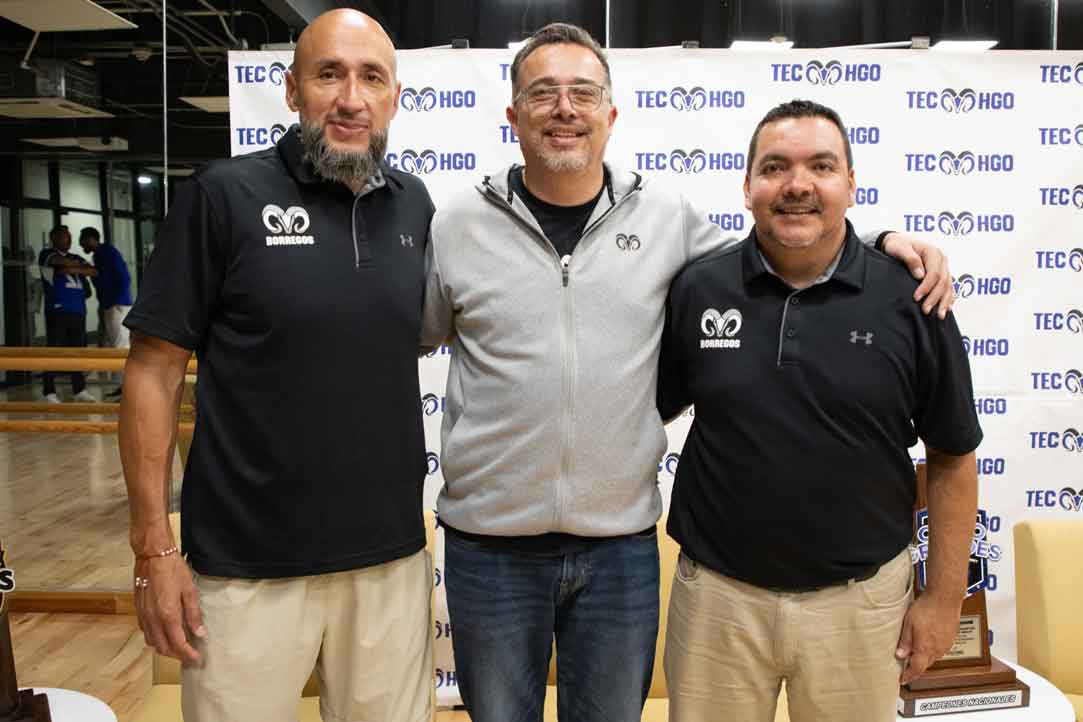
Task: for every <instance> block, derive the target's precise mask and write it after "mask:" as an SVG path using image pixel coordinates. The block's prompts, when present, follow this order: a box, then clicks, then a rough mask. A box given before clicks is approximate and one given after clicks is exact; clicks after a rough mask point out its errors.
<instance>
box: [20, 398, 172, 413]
mask: <svg viewBox="0 0 1083 722" xmlns="http://www.w3.org/2000/svg"><path fill="white" fill-rule="evenodd" d="M192 412H193V408H192V406H191V405H189V404H181V407H180V413H181V415H182V416H183V415H184V414H186V413H187V414H191V413H192ZM119 413H120V404H118V403H109V402H102V403H96V404H80V403H70V404H68V403H65V404H50V403H47V402H45V401H0V414H53V415H55V416H85V415H87V414H119Z"/></svg>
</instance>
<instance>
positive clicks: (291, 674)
mask: <svg viewBox="0 0 1083 722" xmlns="http://www.w3.org/2000/svg"><path fill="white" fill-rule="evenodd" d="M399 89H400V86H399V83H398V81H397V79H396V68H395V54H394V48H393V47H392V45H391V42H390V40H389V39H388V37H387V35H386V34H385V33H384V31H383V29H382V28H381V27H380V26H379V25H378V24H377V23H376V22H375V21H373V20H372V19H371V18H369V17H367V16H365V15H363V14H362V13H359V12H356V11H354V10H346V9H340V10H335V11H331V12H328V13H325V14H323V15H321V16H320V17H318V18H317V19H316V20H315V21H313V23H312V24H311V25H309V26H308V27H307V28H306V29H305V31H304V32H303V33H302V34H301V37H300V39H299V40H298V44H297V49H296V51H295V55H294V63H293V65H292V66H291V69H290V72H289V73H288V74H287V76H286V102H287V104H288V105H289V107H290V108H291V109H292V110H294V111H296V112H297V113H298V116H299V121H300V124H299V126H295V127H293V128H291V129H290V130H289V131H288V132H286V133H285V134H284V135H283V136H282V138H281V139H280V140H279V142H278V143H277V146H276V147H274V148H270V149H267V150H263V151H260V152H257V153H253V154H251V155H247V156H242V157H239V158H233V159H230V160H226V161H221V162H216V163H212V164H210V165H209V166H208V167H207V168H206V169H204V170H203V171H202V172H200V173H199V174H198V175H196V176H194V177H193V178H192V179H191V180H189V181H188V182H187V183H186V184H185V185H184V186H183V187H182V188H181V189H180V190H179V192H178V193H177V198H176V200H175V201H174V204H173V207H172V208H171V209H170V213H169V215H168V217H167V218H166V220H165V223H164V224H163V226H162V230H161V232H160V234H159V237H158V239H157V243H156V247H155V251H154V254H153V255H152V256H151V258H150V263H149V265H148V268H147V273H146V276H145V278H144V281H143V284H142V287H141V289H140V295H139V298H138V299H137V300H136V302H135V305H134V307H133V308H132V310H131V312H130V313H129V314H128V317H127V319H126V321H125V325H127V326H128V327H129V328H131V329H132V331H133V335H132V348H131V352H130V355H129V358H128V364H127V367H126V369H125V376H124V393H123V401H122V406H121V420H120V450H121V459H122V462H123V465H124V473H125V478H126V479H127V484H128V492H129V501H130V510H131V545H132V550H133V552H134V554H135V560H136V561H135V606H136V611H137V613H138V616H139V624H140V627H141V629H142V630H143V634H144V637H145V638H146V641H147V643H148V644H149V645H151V646H153V647H154V648H155V649H156V650H157V651H158V652H159V653H160V654H164V655H169V656H173V657H178V658H180V659H181V660H182V661H183V663H184V672H183V694H182V700H183V711H184V718H185V719H186V720H188V722H200V721H201V720H202V721H204V722H206V721H208V720H220V719H229V720H240V721H242V722H243V721H245V720H251V721H253V722H255V721H257V720H258V721H259V722H263V721H264V720H281V719H293V718H294V717H295V713H296V707H297V702H298V698H299V696H300V693H301V689H302V687H303V686H304V684H305V681H306V680H307V679H308V677H309V675H310V674H311V673H312V671H313V668H315V671H316V673H317V676H318V678H319V682H320V708H321V709H320V711H321V715H322V717H323V718H324V719H335V720H347V719H349V720H357V719H367V720H368V719H371V720H394V721H395V722H421V720H428V719H429V718H430V715H431V701H430V691H431V685H432V648H431V645H432V641H431V640H432V635H431V632H430V623H429V622H428V619H429V615H430V605H429V599H430V592H431V584H432V571H431V565H430V560H429V559H428V555H427V553H426V552H425V551H424V546H425V530H424V524H423V520H422V513H421V495H422V485H423V482H424V478H425V471H426V463H425V444H424V435H423V430H422V422H421V400H420V389H419V382H418V373H417V348H418V337H419V333H420V324H421V300H422V295H423V290H424V273H425V267H424V252H425V245H426V239H427V234H428V227H429V221H430V219H431V217H432V213H433V207H432V202H431V201H430V200H429V195H428V193H427V192H426V190H425V187H424V185H423V184H422V183H421V181H419V180H417V179H416V178H414V177H413V176H410V175H407V174H403V173H399V172H397V171H394V170H390V169H389V168H388V167H387V166H386V165H384V164H383V156H384V150H385V149H386V147H387V129H388V124H389V123H390V121H391V118H392V117H393V116H394V115H395V112H396V110H397V108H398V97H399ZM193 351H195V352H196V354H197V356H198V357H199V371H198V373H199V383H198V386H197V402H198V403H197V407H198V418H197V420H196V425H195V438H194V440H193V444H192V449H191V454H190V458H189V459H188V463H187V465H186V468H185V478H184V486H183V489H182V496H181V504H182V509H183V512H184V513H183V517H182V523H181V540H182V542H183V550H184V552H183V553H184V554H185V555H186V556H187V562H188V563H187V564H185V562H184V561H183V560H181V559H180V556H179V554H178V549H177V546H176V544H175V542H174V538H173V533H172V531H171V529H170V526H169V522H168V519H167V504H166V499H167V488H168V479H169V477H170V460H171V459H172V458H173V448H174V444H175V441H176V428H177V426H176V419H177V409H178V405H179V401H180V396H181V388H182V385H183V383H184V374H185V368H186V365H187V363H188V360H189V357H190V356H191V354H192V352H193ZM362 611H363V614H362V613H361V612H362ZM268 630H272V631H271V632H270V633H268Z"/></svg>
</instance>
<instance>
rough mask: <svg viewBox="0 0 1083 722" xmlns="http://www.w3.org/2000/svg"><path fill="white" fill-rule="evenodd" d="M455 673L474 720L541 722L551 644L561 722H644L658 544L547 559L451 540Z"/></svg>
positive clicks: (619, 545)
mask: <svg viewBox="0 0 1083 722" xmlns="http://www.w3.org/2000/svg"><path fill="white" fill-rule="evenodd" d="M444 579H445V583H446V587H447V601H448V612H449V613H450V616H451V630H452V632H451V633H452V641H453V645H454V650H455V668H456V669H455V673H456V676H457V679H458V682H459V691H460V693H461V694H462V697H463V702H464V704H465V705H466V708H467V709H468V710H469V711H470V717H471V719H472V720H473V722H541V719H542V709H543V705H544V700H545V681H546V677H547V675H548V671H549V655H550V651H551V649H552V645H553V639H554V638H555V639H556V650H557V703H558V710H557V711H558V717H559V719H560V721H561V722H603V721H604V722H639V719H640V715H641V714H642V710H643V702H644V700H646V698H647V692H648V691H649V690H650V686H651V672H652V670H653V667H654V649H655V640H656V638H657V636H658V540H657V538H656V536H655V535H654V534H650V535H646V536H629V537H621V538H618V539H610V540H606V541H602V542H599V543H597V544H596V545H594V546H592V547H590V548H589V550H588V551H585V552H579V553H574V554H564V555H559V556H542V555H531V554H520V553H514V552H507V551H498V550H494V549H491V548H488V547H486V546H485V545H483V544H480V543H478V542H476V541H473V540H468V539H464V538H462V537H460V536H456V535H455V534H454V533H451V532H449V533H448V534H447V535H446V536H445V577H444Z"/></svg>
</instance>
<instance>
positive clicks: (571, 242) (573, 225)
mask: <svg viewBox="0 0 1083 722" xmlns="http://www.w3.org/2000/svg"><path fill="white" fill-rule="evenodd" d="M605 174H606V175H605V182H604V183H602V187H601V188H599V189H598V193H597V194H596V195H595V196H594V197H593V198H592V199H590V200H589V201H587V202H586V203H583V204H582V205H578V206H555V205H553V204H552V203H546V202H545V201H543V200H542V199H541V198H538V197H537V196H536V195H534V194H533V193H531V192H530V190H529V189H528V188H527V187H526V184H525V183H523V169H522V167H521V166H519V167H516V168H513V169H512V171H511V173H509V174H508V175H509V182H510V184H511V189H512V190H513V191H515V195H517V196H519V197H520V198H522V199H523V203H525V204H526V207H527V208H529V209H530V212H531V213H532V214H534V219H535V220H536V221H538V225H539V226H541V229H542V231H544V232H545V237H546V238H548V239H549V242H550V243H552V244H553V247H554V248H556V249H557V254H559V255H560V256H561V257H562V258H563V257H564V256H570V255H571V254H572V252H573V251H575V247H576V245H578V243H579V239H580V238H582V237H583V229H584V228H586V227H587V221H589V220H590V214H591V213H593V212H594V206H596V205H598V199H599V198H601V196H602V191H603V190H604V189H605V187H606V186H607V185H608V184H609V171H608V170H606V171H605Z"/></svg>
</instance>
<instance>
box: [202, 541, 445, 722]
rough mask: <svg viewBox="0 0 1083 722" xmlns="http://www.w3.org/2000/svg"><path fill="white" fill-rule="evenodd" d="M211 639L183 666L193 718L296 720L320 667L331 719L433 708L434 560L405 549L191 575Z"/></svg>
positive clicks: (325, 711)
mask: <svg viewBox="0 0 1083 722" xmlns="http://www.w3.org/2000/svg"><path fill="white" fill-rule="evenodd" d="M195 577H196V585H197V586H198V588H199V594H200V600H199V601H200V608H201V610H202V611H203V620H204V624H205V625H206V628H207V637H206V639H205V640H204V641H202V642H198V643H197V645H196V647H197V649H199V651H200V653H201V654H202V655H203V663H202V665H201V666H200V667H185V668H184V669H183V673H182V695H181V699H182V708H183V712H184V719H185V722H292V721H293V720H296V719H297V703H298V702H299V700H300V698H301V690H302V689H303V688H304V685H305V682H306V681H307V680H308V678H309V675H310V674H311V673H312V671H313V669H315V671H316V674H317V677H318V679H319V683H320V714H321V716H322V717H323V719H324V722H347V721H348V722H422V721H423V720H424V721H425V722H427V721H428V720H430V719H431V717H432V701H431V700H432V685H433V681H432V676H433V667H432V636H433V634H432V619H431V604H430V598H431V592H432V564H431V561H430V559H429V554H428V552H427V551H425V550H421V551H419V552H417V553H416V554H414V555H412V556H409V557H406V558H404V559H397V560H395V561H391V562H387V563H385V564H379V565H376V566H373V567H366V568H364V569H357V570H353V571H348V572H338V573H334V574H322V575H317V576H311V577H292V578H288V579H268V580H247V579H224V578H221V577H205V576H200V575H195Z"/></svg>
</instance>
